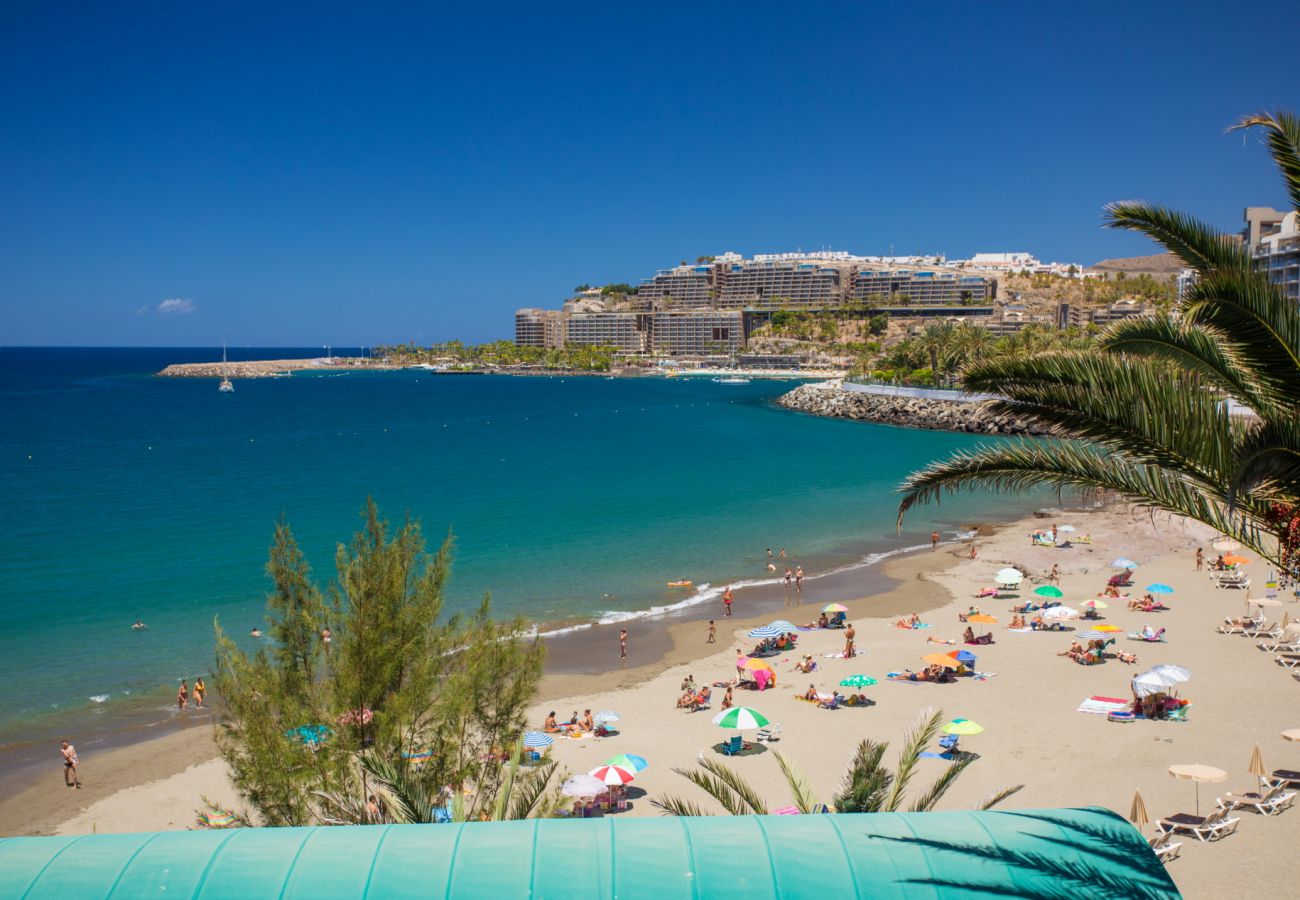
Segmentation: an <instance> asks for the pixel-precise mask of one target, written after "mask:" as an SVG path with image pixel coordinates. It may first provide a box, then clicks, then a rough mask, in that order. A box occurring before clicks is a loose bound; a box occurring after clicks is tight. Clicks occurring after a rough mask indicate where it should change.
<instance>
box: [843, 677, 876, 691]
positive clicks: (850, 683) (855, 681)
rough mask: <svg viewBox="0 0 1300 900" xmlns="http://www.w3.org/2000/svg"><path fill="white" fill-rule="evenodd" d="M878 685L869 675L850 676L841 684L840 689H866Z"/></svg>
mask: <svg viewBox="0 0 1300 900" xmlns="http://www.w3.org/2000/svg"><path fill="white" fill-rule="evenodd" d="M875 683H876V679H874V678H872V677H870V676H869V675H850V676H849V677H848V678H845V679H844V680H843V681H841V682H840V687H852V688H864V687H871V686H872V685H873V684H875Z"/></svg>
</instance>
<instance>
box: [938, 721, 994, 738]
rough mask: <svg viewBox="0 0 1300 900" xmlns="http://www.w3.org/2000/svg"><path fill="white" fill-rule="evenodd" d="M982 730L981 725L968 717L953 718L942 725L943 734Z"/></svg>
mask: <svg viewBox="0 0 1300 900" xmlns="http://www.w3.org/2000/svg"><path fill="white" fill-rule="evenodd" d="M983 730H984V726H983V725H980V724H978V723H976V722H972V721H971V720H970V719H953V720H952V721H951V722H949V723H948V724H947V725H945V726H943V731H944V734H963V735H964V734H979V733H980V732H982V731H983Z"/></svg>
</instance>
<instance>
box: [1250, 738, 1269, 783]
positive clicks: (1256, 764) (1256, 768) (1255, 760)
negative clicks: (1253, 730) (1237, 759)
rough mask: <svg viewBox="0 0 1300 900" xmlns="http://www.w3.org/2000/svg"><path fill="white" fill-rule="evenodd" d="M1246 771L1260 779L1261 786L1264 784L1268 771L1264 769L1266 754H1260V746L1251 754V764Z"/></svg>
mask: <svg viewBox="0 0 1300 900" xmlns="http://www.w3.org/2000/svg"><path fill="white" fill-rule="evenodd" d="M1246 771H1247V772H1249V773H1250V774H1252V775H1254V776H1255V777H1256V778H1258V779H1259V783H1260V785H1261V786H1262V785H1263V784H1264V779H1265V778H1266V777H1267V776H1268V769H1266V768H1264V754H1262V753H1260V752H1259V744H1256V745H1255V749H1254V750H1252V751H1251V753H1250V764H1249V765H1248V766H1247V767H1246Z"/></svg>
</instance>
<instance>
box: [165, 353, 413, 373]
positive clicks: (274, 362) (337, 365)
mask: <svg viewBox="0 0 1300 900" xmlns="http://www.w3.org/2000/svg"><path fill="white" fill-rule="evenodd" d="M394 368H397V367H396V366H392V365H389V364H387V363H385V362H383V361H382V360H377V359H364V358H357V359H350V358H345V357H341V356H336V357H333V358H332V359H331V360H328V361H327V360H324V359H257V360H249V361H242V362H228V363H220V362H203V363H173V364H172V365H170V366H168V367H167V368H165V369H163V370H162V371H161V372H159V373H158V375H159V376H160V377H163V378H220V377H221V375H222V372H223V371H224V372H225V373H226V374H228V375H229V376H230V377H231V378H274V377H276V376H277V375H280V374H282V373H286V372H299V371H302V370H303V369H311V370H313V371H318V372H350V371H356V370H358V369H367V370H370V369H373V370H385V371H386V370H390V369H394Z"/></svg>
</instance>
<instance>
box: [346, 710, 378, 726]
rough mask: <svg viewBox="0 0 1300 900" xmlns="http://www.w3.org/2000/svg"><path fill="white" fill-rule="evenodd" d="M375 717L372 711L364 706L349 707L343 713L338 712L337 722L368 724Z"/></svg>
mask: <svg viewBox="0 0 1300 900" xmlns="http://www.w3.org/2000/svg"><path fill="white" fill-rule="evenodd" d="M374 719H375V714H374V712H373V711H372V710H371V709H370V708H369V707H366V706H363V707H361V708H360V709H349V710H348V711H347V712H345V713H340V714H339V718H338V723H339V724H340V725H369V724H370V723H371V722H373V721H374Z"/></svg>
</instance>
